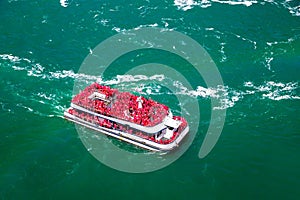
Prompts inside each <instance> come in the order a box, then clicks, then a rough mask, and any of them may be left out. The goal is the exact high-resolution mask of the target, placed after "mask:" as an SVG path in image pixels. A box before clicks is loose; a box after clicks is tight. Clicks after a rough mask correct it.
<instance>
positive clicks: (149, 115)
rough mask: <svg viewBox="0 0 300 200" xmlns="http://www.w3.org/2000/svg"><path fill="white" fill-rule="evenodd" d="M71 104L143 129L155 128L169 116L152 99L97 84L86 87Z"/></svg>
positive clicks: (165, 107)
mask: <svg viewBox="0 0 300 200" xmlns="http://www.w3.org/2000/svg"><path fill="white" fill-rule="evenodd" d="M72 103H73V104H75V105H78V106H80V107H83V108H85V109H87V110H90V111H93V112H96V113H99V114H101V115H105V116H108V117H114V118H117V119H120V120H124V121H128V122H131V123H133V124H136V125H139V126H143V127H148V128H150V127H155V126H157V125H159V124H161V123H162V122H163V120H164V119H165V118H166V116H167V115H168V114H169V108H168V107H167V106H165V105H163V104H160V103H158V102H156V101H154V100H152V99H146V98H144V97H142V96H136V95H133V94H131V93H129V92H120V91H118V90H117V89H112V88H110V87H108V86H103V85H100V84H98V83H93V84H92V85H90V86H88V87H86V88H85V89H84V90H83V91H81V92H80V93H79V94H77V95H76V96H75V97H74V98H73V99H72Z"/></svg>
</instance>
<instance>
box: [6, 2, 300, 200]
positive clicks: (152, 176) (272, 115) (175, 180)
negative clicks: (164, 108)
mask: <svg viewBox="0 0 300 200" xmlns="http://www.w3.org/2000/svg"><path fill="white" fill-rule="evenodd" d="M0 19H1V21H0V78H1V79H0V111H1V112H0V119H1V126H0V131H1V132H0V137H1V140H0V155H1V161H0V198H1V199H41V198H45V199H66V198H75V199H83V198H90V199H117V198H118V199H141V198H143V199H154V198H157V199H297V197H298V198H299V196H300V191H299V185H300V181H299V179H300V172H299V169H300V160H299V157H300V123H299V122H300V113H299V110H300V107H299V106H300V88H299V78H300V77H299V69H300V68H299V67H300V2H299V1H298V0H257V1H252V0H249V1H247V0H232V1H230V0H223V1H222V0H198V1H197V0H164V1H161V0H147V1H130V0H129V1H120V0H115V1H105V0H104V1H96V0H92V1H80V0H60V1H59V0H51V1H45V0H44V1H37V0H32V1H27V0H1V1H0ZM144 27H157V28H165V29H169V30H174V31H178V32H181V33H183V34H186V35H187V36H189V37H191V38H192V39H194V40H195V41H197V42H198V43H199V44H201V45H202V46H203V47H204V48H205V50H206V51H207V52H208V53H209V54H210V56H211V57H212V59H213V60H214V61H215V63H216V65H217V67H218V69H219V71H220V73H221V75H222V78H223V81H224V86H218V87H212V88H210V87H207V86H206V85H205V83H204V82H203V81H198V82H197V81H195V80H191V83H192V84H193V85H192V89H190V90H189V89H187V87H186V86H185V85H184V84H183V83H181V82H178V80H175V79H172V78H170V77H167V76H165V75H164V74H163V73H161V72H158V73H157V74H154V75H153V76H152V77H148V76H136V75H124V74H122V73H120V72H119V71H118V70H115V71H112V75H111V76H108V77H101V78H100V81H101V82H102V83H103V84H106V85H109V86H111V87H115V88H118V89H120V90H124V91H134V90H135V88H137V87H138V86H143V88H142V89H141V91H140V93H142V94H143V95H145V96H148V97H151V98H153V99H155V100H158V101H161V102H163V103H166V104H168V105H169V106H170V107H171V108H172V109H174V112H175V113H176V112H179V111H178V110H177V109H178V102H177V101H173V96H172V95H171V94H170V92H169V91H168V90H166V89H165V88H163V87H161V86H160V83H163V82H165V83H168V84H171V85H173V86H174V88H175V89H176V91H174V92H175V94H176V95H180V96H181V97H183V98H184V99H185V101H184V102H181V103H182V104H183V107H185V106H186V107H188V106H189V103H190V102H193V101H197V102H198V103H199V105H200V110H201V120H200V121H199V122H198V121H193V120H191V122H190V123H192V124H193V123H199V128H198V130H194V131H196V137H195V139H194V141H193V143H192V145H191V146H190V148H189V149H188V151H186V152H185V153H184V154H183V156H182V157H181V158H180V159H178V160H177V161H176V162H174V163H173V164H171V165H169V166H168V167H166V168H164V169H161V170H158V171H155V172H152V173H147V174H129V173H123V172H119V171H116V170H114V169H111V168H109V167H107V166H105V165H103V164H102V163H100V162H99V161H98V160H97V159H95V158H94V157H93V156H92V155H91V154H89V152H88V150H87V149H86V148H85V147H84V145H83V144H82V142H81V140H80V139H79V137H78V134H77V132H76V129H75V127H74V125H73V124H71V123H69V122H66V121H65V120H64V119H63V118H62V115H63V111H64V110H65V109H66V108H67V106H68V105H69V102H70V100H71V98H72V90H73V84H74V81H75V80H76V79H77V80H82V81H87V82H92V81H95V77H92V76H89V75H86V74H81V73H78V70H79V67H80V65H81V63H82V62H83V60H84V58H85V57H86V56H87V55H88V54H91V53H93V48H94V47H96V46H97V45H98V44H99V43H100V42H102V41H104V40H105V39H107V38H109V37H110V36H113V35H115V34H117V33H122V32H124V31H126V30H130V29H135V30H139V29H141V28H144ZM165 53H166V52H164V53H162V54H161V55H160V54H157V53H151V52H136V53H135V54H128V55H126V56H124V57H121V58H120V59H119V60H118V61H116V62H115V63H113V65H114V66H135V65H137V64H143V63H153V62H154V61H155V62H157V63H159V62H160V61H161V62H162V63H164V64H167V65H168V66H171V67H173V68H174V69H176V70H179V71H180V70H182V69H183V72H184V73H187V74H189V73H190V75H192V72H189V71H184V66H185V64H186V63H185V62H183V61H182V60H180V59H179V60H178V59H177V58H176V56H174V55H168V54H165ZM162 55H163V56H162ZM118 72H119V73H118ZM141 75H143V74H141ZM98 78H99V77H98ZM187 78H188V76H187ZM98 80H99V79H98ZM211 99H216V100H218V101H219V103H220V104H219V106H217V107H214V108H212V109H218V110H222V109H223V110H224V109H227V115H226V121H225V126H224V128H223V132H222V135H221V137H220V139H219V141H218V143H217V145H216V146H215V148H214V149H213V151H212V152H211V153H210V154H209V155H208V156H207V157H205V158H204V159H199V158H198V152H199V148H200V146H201V144H202V142H203V139H204V136H205V133H206V131H207V128H208V126H209V123H210V114H211V107H210V100H211ZM182 112H183V113H184V114H185V115H189V113H188V111H187V110H183V111H182ZM191 119H193V118H191ZM114 143H116V144H117V145H121V144H120V142H119V141H114ZM121 147H122V148H125V149H126V148H129V149H131V148H132V147H127V146H126V145H125V146H122V145H121ZM107 156H109V155H107ZM162 159H163V158H162Z"/></svg>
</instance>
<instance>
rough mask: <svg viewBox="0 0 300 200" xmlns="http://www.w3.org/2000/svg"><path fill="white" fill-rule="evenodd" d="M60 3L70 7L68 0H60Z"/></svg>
mask: <svg viewBox="0 0 300 200" xmlns="http://www.w3.org/2000/svg"><path fill="white" fill-rule="evenodd" d="M59 3H60V5H61V6H62V7H64V8H66V7H68V5H69V2H68V0H59Z"/></svg>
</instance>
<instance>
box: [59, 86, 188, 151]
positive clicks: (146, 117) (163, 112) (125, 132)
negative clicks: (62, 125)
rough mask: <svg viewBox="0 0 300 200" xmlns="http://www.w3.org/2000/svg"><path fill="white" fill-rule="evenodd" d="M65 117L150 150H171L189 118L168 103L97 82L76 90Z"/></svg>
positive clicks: (180, 136)
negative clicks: (176, 113)
mask: <svg viewBox="0 0 300 200" xmlns="http://www.w3.org/2000/svg"><path fill="white" fill-rule="evenodd" d="M64 117H65V118H66V119H67V120H69V121H72V122H75V123H77V124H80V125H82V126H85V127H87V128H90V129H93V130H95V131H98V132H100V133H103V134H106V135H108V136H111V137H114V138H118V139H120V140H122V141H125V142H128V143H131V144H133V145H136V146H138V147H141V148H144V149H147V150H151V151H170V150H172V149H174V148H176V147H177V146H178V144H179V143H180V142H181V141H182V140H183V138H184V137H185V136H186V135H187V133H188V132H189V126H188V124H187V121H186V120H185V119H184V118H183V117H180V116H173V114H172V112H171V110H170V109H169V108H168V107H167V106H166V105H163V104H161V103H158V102H156V101H154V100H152V99H150V98H149V99H147V98H145V97H143V96H136V95H133V94H131V93H129V92H121V91H118V90H117V89H113V88H110V87H108V86H104V85H100V84H98V83H93V84H91V85H89V86H88V87H86V88H85V89H84V90H83V91H81V92H80V93H79V94H77V95H76V96H75V97H74V98H73V99H72V102H71V106H70V107H69V108H68V109H67V110H66V111H65V112H64Z"/></svg>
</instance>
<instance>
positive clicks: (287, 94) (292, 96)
mask: <svg viewBox="0 0 300 200" xmlns="http://www.w3.org/2000/svg"><path fill="white" fill-rule="evenodd" d="M0 70H1V71H4V72H8V73H11V72H14V73H24V72H25V73H26V74H25V77H22V76H20V80H14V81H12V80H10V81H9V82H3V81H5V80H2V85H4V87H5V88H4V91H5V92H7V93H8V94H10V95H12V96H14V97H15V99H16V102H14V103H15V104H14V105H12V104H11V103H9V102H8V100H7V99H5V97H1V98H0V108H1V109H2V110H3V111H5V112H10V113H13V112H14V106H15V105H16V107H18V108H22V109H24V110H25V111H26V112H31V113H34V114H37V115H40V116H47V117H62V116H63V111H64V110H65V109H66V108H67V106H68V105H67V103H68V102H69V100H70V99H71V98H72V89H73V83H74V80H75V79H76V80H79V81H82V82H84V83H92V82H95V81H97V82H99V83H100V84H104V85H109V86H113V87H117V88H118V89H121V90H125V91H126V90H127V91H136V92H138V93H140V94H141V95H153V96H154V95H157V96H160V95H165V94H169V92H168V91H165V90H164V89H163V88H162V87H161V85H163V83H167V82H168V84H172V85H173V86H174V88H175V91H172V94H175V95H184V96H186V97H189V98H193V99H195V98H197V99H199V100H200V101H201V99H217V100H218V101H219V102H220V106H218V107H214V108H213V109H227V108H232V107H234V106H235V105H236V104H237V103H238V102H241V101H242V100H243V99H244V98H246V97H249V98H253V101H256V100H258V101H261V100H272V101H282V100H300V96H299V83H298V82H286V83H284V82H276V81H273V80H269V81H264V82H263V83H255V82H252V81H245V82H244V83H242V85H241V86H240V87H239V88H238V89H235V88H231V87H230V86H228V85H219V86H217V87H215V88H206V87H203V86H196V87H195V89H194V90H189V89H187V87H185V86H184V85H183V84H182V83H180V82H179V81H177V80H172V79H170V78H169V77H165V76H164V75H163V74H155V75H153V76H145V75H128V74H126V75H117V76H116V77H115V78H113V79H110V80H104V79H102V78H101V77H96V76H91V75H86V74H78V73H75V72H74V71H72V70H61V71H49V70H47V69H46V68H45V67H43V66H42V65H41V64H39V63H36V62H34V61H31V60H29V59H27V58H19V57H17V56H13V55H9V54H4V55H0ZM1 74H2V72H1ZM18 76H19V74H18ZM28 77H30V78H28ZM22 79H26V83H28V84H35V82H36V81H37V79H38V80H39V84H41V85H40V87H39V88H38V90H37V91H36V90H32V92H30V93H28V92H27V88H28V87H29V86H28V87H27V86H26V85H24V84H22V83H24V82H22ZM40 80H44V81H40ZM28 81H29V82H28ZM62 82H63V83H65V86H67V87H65V88H63V89H61V85H60V84H61V83H62ZM29 100H30V101H29ZM188 102H189V101H186V102H185V104H188ZM49 107H50V108H51V112H50V113H49V111H48V110H49Z"/></svg>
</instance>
